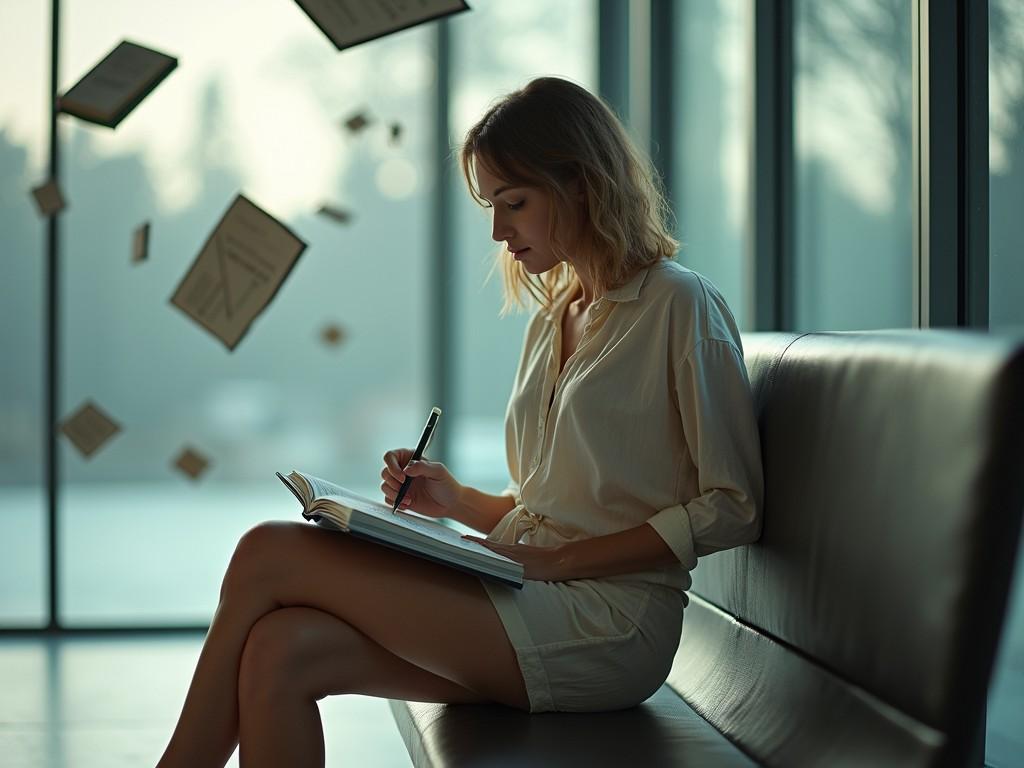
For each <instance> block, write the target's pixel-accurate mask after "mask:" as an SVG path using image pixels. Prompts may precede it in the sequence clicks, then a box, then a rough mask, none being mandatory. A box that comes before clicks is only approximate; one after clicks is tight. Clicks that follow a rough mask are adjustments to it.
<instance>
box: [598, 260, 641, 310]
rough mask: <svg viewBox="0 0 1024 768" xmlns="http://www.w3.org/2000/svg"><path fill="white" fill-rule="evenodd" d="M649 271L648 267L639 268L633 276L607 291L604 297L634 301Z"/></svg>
mask: <svg viewBox="0 0 1024 768" xmlns="http://www.w3.org/2000/svg"><path fill="white" fill-rule="evenodd" d="M650 271H651V268H650V267H644V268H643V269H641V270H639V271H638V272H637V273H636V274H635V275H633V277H631V278H630V279H629V280H627V281H626V282H625V283H624V284H623V285H620V286H619V287H618V288H616V289H614V290H611V291H608V292H607V293H606V294H605V295H604V298H606V299H610V300H611V301H618V302H624V301H634V300H636V299H637V298H639V297H640V289H641V288H642V287H643V285H644V281H645V280H647V273H648V272H650Z"/></svg>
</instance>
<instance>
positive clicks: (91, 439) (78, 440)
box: [60, 400, 121, 459]
mask: <svg viewBox="0 0 1024 768" xmlns="http://www.w3.org/2000/svg"><path fill="white" fill-rule="evenodd" d="M60 431H61V432H63V433H64V435H65V436H66V437H67V438H68V440H70V441H71V444H72V445H73V446H75V448H77V449H78V452H79V453H81V454H82V456H83V457H85V458H87V459H88V458H90V457H91V456H92V455H93V454H94V453H96V451H98V450H99V449H100V448H102V447H103V446H104V445H105V444H106V443H107V441H108V440H110V438H112V437H113V436H114V435H116V434H117V433H118V432H120V431H121V427H120V426H119V425H118V424H117V422H115V421H114V420H113V419H111V418H110V417H109V416H108V415H107V414H106V413H104V412H103V411H102V410H101V409H100V407H99V406H98V405H96V404H95V403H94V402H92V401H91V400H87V401H86V402H85V403H84V404H82V405H81V406H80V407H79V409H78V410H77V411H75V412H74V413H73V414H71V416H69V417H68V418H67V419H66V420H65V421H64V423H63V424H61V426H60Z"/></svg>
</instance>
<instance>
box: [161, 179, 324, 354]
mask: <svg viewBox="0 0 1024 768" xmlns="http://www.w3.org/2000/svg"><path fill="white" fill-rule="evenodd" d="M305 249H306V243H304V242H303V241H302V240H301V239H299V238H298V237H296V236H295V234H293V233H292V231H291V230H290V229H288V228H287V227H286V226H284V225H283V224H282V223H281V222H279V221H278V220H277V219H275V218H274V217H273V216H271V215H270V214H269V213H267V212H266V211H263V210H261V209H260V208H259V207H257V206H256V205H255V204H254V203H252V202H251V201H249V200H248V199H246V198H245V197H244V196H243V195H239V196H238V197H236V198H235V201H234V202H233V203H232V204H231V207H230V208H228V210H227V213H225V214H224V217H223V218H222V219H221V220H220V223H219V224H217V227H216V228H215V229H214V230H213V233H212V234H211V235H210V237H209V239H208V240H207V241H206V243H205V244H204V245H203V248H202V250H201V251H200V252H199V255H198V256H196V258H195V261H193V262H192V266H191V267H190V268H189V271H188V272H187V273H186V275H185V277H184V278H182V280H181V283H179V284H178V287H177V289H176V290H175V291H174V295H173V296H172V297H171V304H173V305H174V306H176V307H177V308H178V309H180V310H181V311H182V312H184V313H185V314H186V315H188V316H189V317H191V318H192V319H193V320H195V321H196V322H197V323H198V324H199V325H201V326H202V327H203V328H205V329H206V330H208V331H209V332H210V333H212V334H213V335H214V336H216V337H217V338H218V339H220V340H221V342H223V344H224V346H226V347H227V348H228V349H234V348H235V347H236V346H237V345H238V342H239V341H241V340H242V337H243V336H244V335H245V333H246V332H247V331H248V330H249V326H251V325H252V322H253V320H255V319H256V317H257V316H258V315H259V314H260V313H261V312H262V311H263V310H264V309H265V308H266V306H267V305H268V304H269V303H270V301H271V299H273V298H274V296H275V295H276V294H277V291H278V289H280V287H281V283H283V282H284V279H285V278H286V277H288V275H289V273H290V272H291V271H292V268H293V267H294V266H295V262H296V261H297V260H298V258H299V256H300V254H301V253H302V252H303V251H304V250H305Z"/></svg>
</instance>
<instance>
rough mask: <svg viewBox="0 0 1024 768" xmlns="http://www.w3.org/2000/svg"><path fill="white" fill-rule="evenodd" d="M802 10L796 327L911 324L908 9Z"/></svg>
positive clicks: (871, 2)
mask: <svg viewBox="0 0 1024 768" xmlns="http://www.w3.org/2000/svg"><path fill="white" fill-rule="evenodd" d="M794 11H795V30H794V35H795V38H794V45H795V53H794V59H795V62H794V66H795V73H794V78H795V81H794V110H795V114H794V133H795V135H794V145H795V146H794V151H795V161H796V193H795V196H796V200H795V205H796V218H795V227H796V243H795V265H794V269H795V285H794V289H795V291H794V292H795V306H794V307H793V325H794V326H795V328H794V329H795V330H798V331H818V330H857V329H869V328H893V327H909V326H911V325H912V324H913V300H912V277H913V250H912V249H913V242H912V236H913V220H912V215H913V210H912V205H911V201H912V198H911V195H912V144H911V138H912V133H911V131H912V120H911V118H912V110H913V104H912V79H911V48H912V46H911V42H912V39H911V13H910V11H911V4H910V3H908V2H905V0H843V1H842V2H833V3H820V2H815V1H814V0H797V2H796V3H795V6H794Z"/></svg>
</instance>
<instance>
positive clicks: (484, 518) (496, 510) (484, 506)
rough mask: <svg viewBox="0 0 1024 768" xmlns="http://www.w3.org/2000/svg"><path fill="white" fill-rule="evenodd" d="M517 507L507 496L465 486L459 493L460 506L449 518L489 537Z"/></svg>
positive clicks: (453, 510)
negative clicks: (499, 523) (499, 522)
mask: <svg viewBox="0 0 1024 768" xmlns="http://www.w3.org/2000/svg"><path fill="white" fill-rule="evenodd" d="M515 505H516V502H515V499H513V498H512V497H511V496H509V495H507V494H503V495H500V496H494V495H492V494H490V493H484V492H483V491H478V490H477V489H476V488H471V487H469V486H468V485H464V486H462V488H461V489H460V491H459V501H458V504H457V506H456V507H455V508H454V509H452V510H451V512H450V515H449V516H450V517H451V518H452V519H454V520H458V521H459V522H460V523H462V524H463V525H466V526H469V527H470V528H472V529H473V530H474V531H480V532H481V533H483V534H484V535H487V534H488V533H490V532H491V531H493V530H494V526H496V525H497V524H498V521H499V520H501V518H503V517H504V516H505V515H506V514H508V512H510V511H511V509H512V508H513V507H514V506H515Z"/></svg>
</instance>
